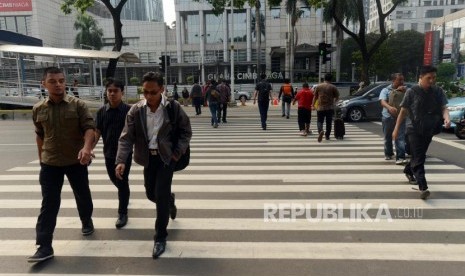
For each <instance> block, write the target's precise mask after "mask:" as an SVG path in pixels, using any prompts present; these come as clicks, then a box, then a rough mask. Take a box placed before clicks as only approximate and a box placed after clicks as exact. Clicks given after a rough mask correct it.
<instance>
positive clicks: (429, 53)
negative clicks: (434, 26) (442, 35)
mask: <svg viewBox="0 0 465 276" xmlns="http://www.w3.org/2000/svg"><path fill="white" fill-rule="evenodd" d="M438 52H439V31H429V32H426V33H425V48H424V50H423V65H436V64H437V61H438Z"/></svg>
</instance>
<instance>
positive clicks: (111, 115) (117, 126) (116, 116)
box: [96, 102, 131, 158]
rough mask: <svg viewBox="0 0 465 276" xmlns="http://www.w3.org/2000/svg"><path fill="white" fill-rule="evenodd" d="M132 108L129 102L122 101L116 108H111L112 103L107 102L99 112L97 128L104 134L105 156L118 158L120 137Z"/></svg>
mask: <svg viewBox="0 0 465 276" xmlns="http://www.w3.org/2000/svg"><path fill="white" fill-rule="evenodd" d="M130 108H131V107H130V106H129V105H128V104H125V103H123V102H121V103H120V105H118V107H116V108H111V107H110V104H106V105H104V106H102V107H101V108H100V109H99V111H98V112H97V119H96V122H97V129H98V130H99V131H100V133H101V135H102V140H103V155H104V156H105V158H116V152H117V151H118V139H119V136H120V135H121V131H123V128H124V123H125V121H126V115H127V114H128V111H129V109H130Z"/></svg>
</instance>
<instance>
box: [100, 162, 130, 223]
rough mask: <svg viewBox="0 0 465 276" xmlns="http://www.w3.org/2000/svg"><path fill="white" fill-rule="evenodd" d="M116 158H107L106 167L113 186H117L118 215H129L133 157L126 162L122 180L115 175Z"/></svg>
mask: <svg viewBox="0 0 465 276" xmlns="http://www.w3.org/2000/svg"><path fill="white" fill-rule="evenodd" d="M115 161H116V159H115V158H108V157H105V166H106V167H107V173H108V177H110V180H111V182H112V183H113V185H115V186H116V188H117V189H118V202H119V204H118V214H123V215H127V214H128V204H129V195H130V193H131V192H130V190H129V179H128V176H129V172H130V170H131V163H132V155H130V156H129V158H128V160H127V161H126V164H125V168H124V173H123V179H122V180H120V179H118V178H117V177H116V174H115V168H116V165H115Z"/></svg>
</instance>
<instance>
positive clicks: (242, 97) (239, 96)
mask: <svg viewBox="0 0 465 276" xmlns="http://www.w3.org/2000/svg"><path fill="white" fill-rule="evenodd" d="M252 97H253V92H249V91H237V90H234V99H235V100H239V101H247V100H250V99H252Z"/></svg>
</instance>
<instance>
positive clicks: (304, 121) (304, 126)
mask: <svg viewBox="0 0 465 276" xmlns="http://www.w3.org/2000/svg"><path fill="white" fill-rule="evenodd" d="M313 96H314V95H313V91H312V90H311V89H310V87H309V85H308V83H306V82H305V83H304V84H303V85H302V89H301V90H300V91H299V92H298V93H297V95H295V97H294V100H293V101H292V105H295V103H296V102H299V105H298V109H297V122H298V124H299V131H300V135H301V136H307V135H308V134H311V133H312V131H311V130H310V122H311V120H312V103H313Z"/></svg>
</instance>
